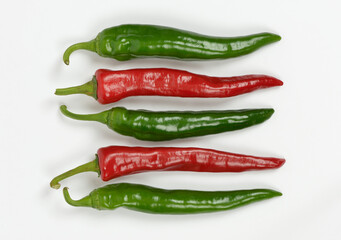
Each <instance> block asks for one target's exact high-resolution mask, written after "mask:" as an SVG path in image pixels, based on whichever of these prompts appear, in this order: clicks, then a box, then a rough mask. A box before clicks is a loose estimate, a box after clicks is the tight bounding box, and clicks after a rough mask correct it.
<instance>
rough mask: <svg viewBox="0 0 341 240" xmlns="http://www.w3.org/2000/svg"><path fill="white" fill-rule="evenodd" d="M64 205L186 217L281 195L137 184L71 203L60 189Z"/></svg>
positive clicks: (107, 189)
mask: <svg viewBox="0 0 341 240" xmlns="http://www.w3.org/2000/svg"><path fill="white" fill-rule="evenodd" d="M63 194H64V198H65V201H66V202H67V203H68V204H70V205H72V206H77V207H92V208H96V209H98V210H112V209H116V208H118V207H124V208H128V209H131V210H135V211H141V212H146V213H158V214H190V213H207V212H218V211H224V210H229V209H233V208H237V207H241V206H244V205H247V204H250V203H253V202H256V201H261V200H265V199H269V198H273V197H277V196H281V195H282V193H280V192H277V191H274V190H270V189H249V190H237V191H194V190H166V189H161V188H154V187H150V186H145V185H140V184H129V183H117V184H111V185H107V186H104V187H101V188H98V189H95V190H94V191H92V192H91V193H90V194H89V195H88V196H86V197H84V198H82V199H80V200H73V199H71V197H70V195H69V192H68V188H66V187H65V188H64V189H63Z"/></svg>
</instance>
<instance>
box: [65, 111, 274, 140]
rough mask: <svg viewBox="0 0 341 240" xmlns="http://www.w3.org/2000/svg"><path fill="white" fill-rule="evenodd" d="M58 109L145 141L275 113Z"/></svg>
mask: <svg viewBox="0 0 341 240" xmlns="http://www.w3.org/2000/svg"><path fill="white" fill-rule="evenodd" d="M60 110H61V112H62V113H63V114H64V115H65V116H68V117H70V118H73V119H77V120H85V121H97V122H101V123H104V124H106V125H107V126H108V127H109V128H110V129H112V130H114V131H116V132H118V133H120V134H122V135H126V136H132V137H135V138H137V139H140V140H148V141H165V140H172V139H176V138H187V137H195V136H203V135H208V134H216V133H221V132H226V131H234V130H238V129H242V128H246V127H250V126H252V125H255V124H260V123H262V122H264V121H265V120H267V119H269V118H270V117H271V115H272V114H273V113H274V110H273V109H271V108H268V109H267V108H265V109H251V110H250V109H247V110H225V111H201V112H177V111H169V112H151V111H147V110H127V109H125V108H123V107H115V108H112V109H110V110H107V111H104V112H100V113H96V114H85V115H81V114H75V113H72V112H69V111H68V110H67V108H66V106H65V105H62V106H61V107H60Z"/></svg>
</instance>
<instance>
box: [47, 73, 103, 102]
mask: <svg viewBox="0 0 341 240" xmlns="http://www.w3.org/2000/svg"><path fill="white" fill-rule="evenodd" d="M54 94H56V95H70V94H86V95H88V96H91V97H93V98H95V99H97V80H96V76H94V77H93V78H92V80H91V81H90V82H87V83H85V84H83V85H80V86H75V87H69V88H58V89H56V92H55V93H54Z"/></svg>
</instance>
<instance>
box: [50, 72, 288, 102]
mask: <svg viewBox="0 0 341 240" xmlns="http://www.w3.org/2000/svg"><path fill="white" fill-rule="evenodd" d="M281 85H283V82H282V81H281V80H279V79H276V78H274V77H270V76H266V75H245V76H237V77H210V76H205V75H199V74H194V73H190V72H187V71H182V70H176V69H167V68H151V69H150V68H149V69H130V70H122V71H111V70H105V69H99V70H97V71H96V74H95V76H94V77H93V80H92V81H90V82H88V83H86V84H84V85H81V86H76V87H70V88H65V89H57V90H56V94H57V95H69V94H78V93H83V94H87V95H89V96H92V97H94V98H95V99H97V101H98V102H100V103H102V104H107V103H113V102H116V101H119V100H121V99H123V98H126V97H129V96H142V95H150V96H153V95H156V96H176V97H201V98H212V97H215V98H222V97H232V96H236V95H240V94H244V93H248V92H252V91H254V90H257V89H261V88H268V87H274V86H281Z"/></svg>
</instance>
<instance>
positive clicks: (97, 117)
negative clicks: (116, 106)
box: [60, 105, 110, 124]
mask: <svg viewBox="0 0 341 240" xmlns="http://www.w3.org/2000/svg"><path fill="white" fill-rule="evenodd" d="M60 111H61V112H62V113H63V114H64V115H65V116H67V117H69V118H73V119H77V120H83V121H97V122H101V123H104V124H107V121H108V114H109V112H110V110H107V111H104V112H100V113H95V114H75V113H72V112H70V111H68V110H67V107H66V106H65V105H62V106H60Z"/></svg>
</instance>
